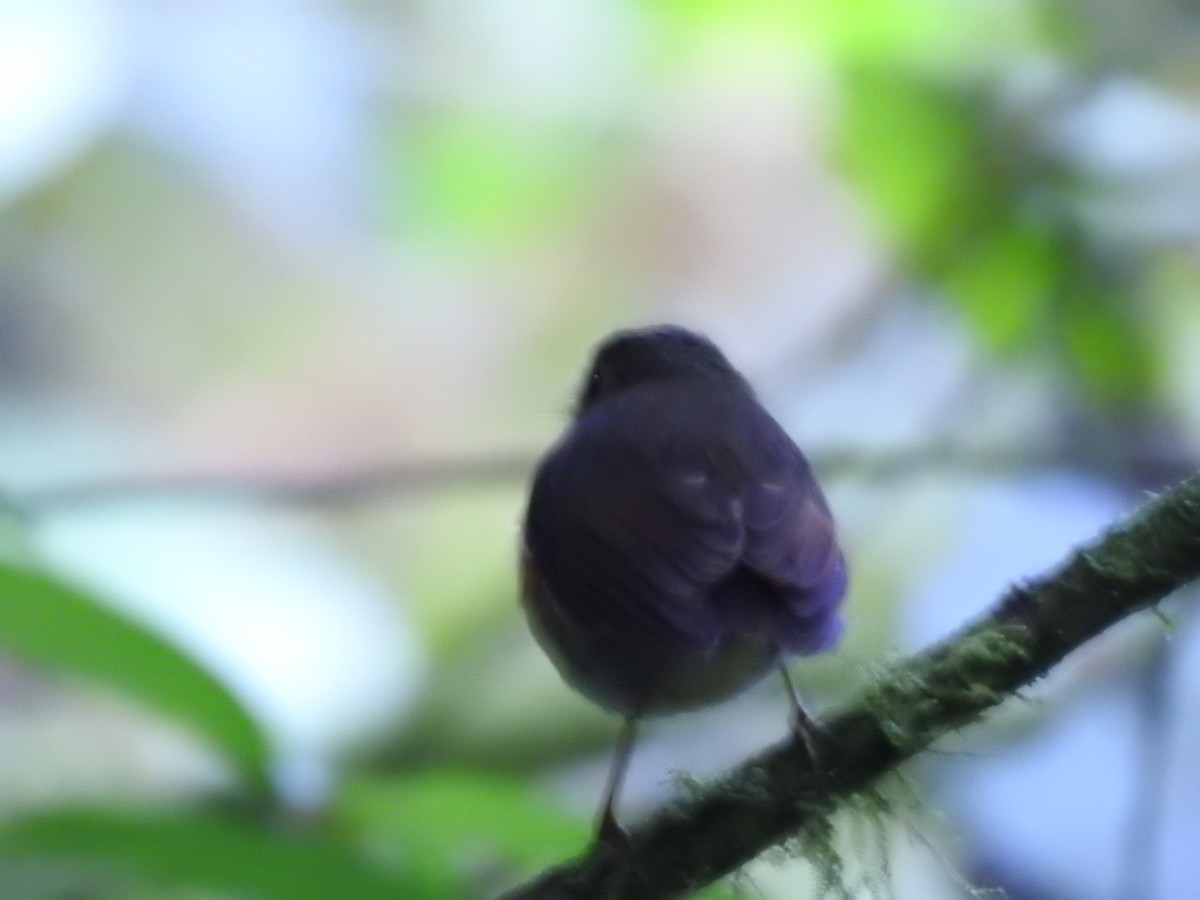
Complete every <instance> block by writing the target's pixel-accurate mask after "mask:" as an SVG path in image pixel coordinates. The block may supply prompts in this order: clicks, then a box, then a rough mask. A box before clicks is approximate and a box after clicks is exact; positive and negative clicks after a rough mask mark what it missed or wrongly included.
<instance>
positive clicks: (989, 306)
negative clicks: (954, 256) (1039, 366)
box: [945, 220, 1063, 353]
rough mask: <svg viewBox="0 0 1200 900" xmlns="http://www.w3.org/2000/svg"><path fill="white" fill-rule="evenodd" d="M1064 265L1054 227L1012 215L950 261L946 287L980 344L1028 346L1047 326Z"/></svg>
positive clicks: (1002, 348)
mask: <svg viewBox="0 0 1200 900" xmlns="http://www.w3.org/2000/svg"><path fill="white" fill-rule="evenodd" d="M1062 265H1063V260H1061V259H1060V258H1059V256H1058V254H1057V253H1056V240H1055V235H1054V234H1053V232H1051V231H1050V230H1048V229H1041V228H1036V227H1032V226H1030V225H1029V224H1027V223H1025V222H1022V221H1019V220H1010V221H1007V222H1005V223H1003V224H1002V225H1001V226H1000V227H998V228H996V229H994V230H993V231H992V232H990V233H988V234H986V235H984V236H983V237H982V238H981V239H980V240H979V241H978V242H977V243H976V244H975V245H974V246H973V247H970V248H969V249H968V250H967V251H966V252H965V253H964V254H963V255H962V257H961V258H959V259H958V260H956V261H954V262H953V264H952V266H951V269H950V271H949V272H948V273H947V276H946V285H945V286H946V289H947V290H948V291H949V293H950V296H951V298H952V299H953V300H954V301H955V302H956V303H957V304H958V306H959V307H960V308H961V309H962V310H963V312H964V313H965V314H966V317H967V320H968V321H969V322H970V324H971V326H972V330H973V331H974V333H975V335H976V337H978V338H979V339H980V340H981V343H982V344H983V345H984V346H986V347H988V348H989V349H991V350H995V351H999V352H1001V353H1014V352H1018V351H1028V350H1030V349H1032V346H1033V345H1034V344H1035V343H1036V342H1037V338H1038V335H1039V332H1040V331H1041V330H1043V329H1044V328H1045V324H1046V318H1047V311H1048V309H1049V307H1050V304H1051V303H1052V301H1053V299H1054V290H1055V287H1056V285H1057V284H1058V281H1059V277H1060V275H1059V270H1060V268H1061V267H1062Z"/></svg>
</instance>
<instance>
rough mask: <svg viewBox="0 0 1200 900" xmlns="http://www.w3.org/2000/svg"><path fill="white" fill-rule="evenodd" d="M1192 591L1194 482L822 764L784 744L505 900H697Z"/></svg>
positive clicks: (1013, 596)
mask: <svg viewBox="0 0 1200 900" xmlns="http://www.w3.org/2000/svg"><path fill="white" fill-rule="evenodd" d="M1197 578H1200V475H1196V476H1193V477H1191V478H1190V479H1188V480H1186V481H1184V482H1182V483H1181V484H1179V485H1178V486H1177V487H1175V488H1173V489H1171V490H1169V491H1167V492H1166V493H1164V494H1162V495H1161V496H1159V497H1157V498H1154V499H1151V500H1150V501H1149V502H1147V503H1146V504H1145V505H1144V506H1143V507H1142V508H1141V509H1139V510H1138V511H1137V512H1136V513H1134V514H1133V515H1132V516H1131V517H1129V518H1128V519H1127V520H1126V521H1125V522H1124V523H1122V524H1120V525H1117V526H1116V527H1114V528H1112V529H1111V530H1109V531H1108V532H1107V533H1105V534H1104V535H1103V536H1101V537H1100V538H1099V539H1098V540H1097V541H1096V542H1095V543H1093V544H1092V545H1090V546H1088V547H1085V548H1083V549H1080V550H1078V551H1076V552H1075V553H1073V554H1072V555H1071V557H1070V558H1069V559H1068V560H1066V561H1065V562H1064V563H1063V564H1062V566H1061V567H1060V568H1059V569H1058V570H1057V571H1056V572H1054V573H1053V574H1051V575H1049V576H1046V577H1044V578H1041V579H1038V580H1036V581H1031V582H1029V583H1027V584H1024V585H1017V586H1015V587H1013V588H1011V589H1010V590H1009V591H1008V592H1007V593H1006V594H1005V595H1004V596H1003V597H1002V598H1001V599H1000V600H999V602H998V603H997V604H996V605H995V606H994V607H993V608H992V610H991V611H990V612H988V613H987V614H986V615H984V616H983V617H982V618H980V619H979V620H977V621H976V622H974V623H973V624H970V625H968V626H967V627H965V628H964V629H963V630H962V631H961V632H960V633H958V634H957V635H955V636H953V637H951V638H949V639H947V640H945V641H943V642H941V643H939V644H935V645H934V646H932V647H930V648H929V649H927V650H925V651H924V652H922V653H920V654H917V655H916V656H913V657H911V658H910V659H908V660H906V661H904V662H902V663H900V664H898V665H896V666H894V667H892V668H891V669H890V670H889V671H888V672H887V673H885V674H884V675H883V676H882V677H881V678H880V679H879V680H878V682H877V683H876V684H875V685H874V686H872V687H870V688H868V689H866V690H865V691H864V692H863V693H862V694H861V695H860V696H859V697H857V698H856V699H855V700H854V701H852V702H851V703H850V704H848V705H847V706H846V707H844V708H842V709H841V710H839V711H837V712H835V713H834V714H833V715H832V716H830V717H829V718H828V719H827V720H826V721H825V723H824V731H825V734H826V740H827V747H826V748H825V750H824V753H823V754H822V756H823V758H824V759H825V760H829V761H830V762H829V764H827V765H823V766H822V767H821V768H820V769H819V770H814V769H813V767H812V766H811V764H810V763H809V762H808V756H807V753H806V751H805V749H804V747H803V746H802V745H798V744H797V743H795V742H786V743H783V744H779V745H777V746H775V747H772V748H770V749H768V750H767V751H765V752H764V753H762V754H761V755H759V756H757V757H755V758H753V759H751V760H749V761H748V762H746V763H744V764H743V765H742V766H740V767H739V768H737V769H735V770H734V771H733V772H731V773H729V774H728V775H727V776H726V777H724V778H723V779H721V780H720V781H719V782H717V783H715V784H714V785H712V786H711V787H709V788H708V789H707V790H705V791H703V792H702V793H700V794H698V795H696V796H693V797H691V798H688V799H681V800H679V801H677V802H676V803H674V804H673V805H671V806H669V807H667V808H665V809H663V810H661V811H659V812H658V813H656V814H654V815H653V816H652V817H651V818H650V819H649V820H647V821H646V822H644V823H642V824H641V825H640V826H639V827H637V828H635V829H634V830H633V832H632V834H631V837H630V842H629V845H628V846H627V847H625V848H623V849H622V851H621V852H616V853H614V852H607V853H605V852H599V853H595V854H592V855H590V856H586V857H583V858H580V859H578V860H575V861H573V862H569V863H566V864H564V865H562V866H560V867H558V868H556V869H553V870H551V871H549V872H547V873H545V874H544V875H542V876H541V877H539V878H537V879H536V880H535V881H533V882H531V883H529V884H526V885H524V886H522V887H519V888H516V889H515V890H513V891H511V892H510V893H508V894H506V895H505V897H504V900H550V898H554V900H570V898H622V900H651V898H663V897H676V896H681V895H684V894H686V893H687V892H690V891H694V890H697V889H699V888H701V887H703V886H705V885H707V884H710V883H712V882H713V881H715V880H717V879H718V878H721V877H722V876H724V875H726V874H728V873H730V872H733V871H734V870H735V869H737V868H738V867H739V866H741V865H743V864H745V863H747V862H749V861H750V860H751V859H753V858H754V857H756V856H757V855H759V854H760V853H762V852H763V851H764V850H766V849H767V848H769V847H772V846H775V845H777V844H780V843H782V842H784V841H785V840H787V839H789V838H790V837H793V836H796V835H800V836H801V837H803V835H804V833H805V830H806V829H819V828H820V827H821V826H822V824H823V823H825V822H826V821H827V820H828V816H829V814H830V813H831V812H832V811H833V810H834V809H835V808H836V807H837V806H838V805H840V804H841V803H843V802H844V801H846V800H847V799H849V798H851V797H853V796H854V795H855V794H857V793H859V792H862V791H864V790H866V789H868V788H870V786H871V785H872V784H873V783H874V782H876V781H877V780H878V779H879V778H880V777H881V776H882V775H884V774H885V773H887V772H888V771H890V770H892V769H894V768H895V767H897V766H898V765H900V764H901V763H903V762H905V761H906V760H908V759H910V758H912V757H913V756H915V755H916V754H918V753H920V752H921V751H923V750H925V749H926V748H928V747H929V746H930V744H932V743H933V742H934V741H936V740H937V739H938V738H940V737H942V736H944V735H946V734H948V733H950V732H952V731H954V730H956V729H959V728H961V727H963V726H964V725H967V724H968V723H970V722H972V721H974V720H976V719H978V718H979V717H980V716H981V715H982V714H983V713H984V712H986V711H987V710H989V709H991V708H992V707H994V706H996V705H997V704H999V703H1000V702H1001V701H1003V700H1004V699H1006V698H1008V697H1010V696H1012V695H1013V694H1014V693H1015V692H1016V691H1017V690H1019V689H1020V688H1021V687H1023V686H1025V685H1027V684H1029V683H1030V682H1032V681H1034V680H1035V679H1037V678H1040V677H1041V676H1042V675H1044V674H1046V672H1048V671H1049V670H1050V669H1051V668H1052V667H1053V666H1054V665H1055V664H1056V663H1058V662H1059V661H1060V660H1061V659H1062V658H1063V657H1064V656H1066V655H1067V654H1068V653H1070V652H1071V651H1072V650H1074V649H1076V648H1077V647H1079V646H1080V645H1081V644H1083V643H1084V642H1085V641H1087V640H1089V639H1090V638H1092V637H1094V636H1095V635H1097V634H1099V633H1100V632H1102V631H1104V630H1105V629H1106V628H1108V627H1109V626H1111V625H1113V624H1114V623H1115V622H1117V621H1119V620H1121V619H1122V618H1125V617H1126V616H1129V615H1131V614H1133V613H1135V612H1137V611H1138V610H1142V609H1145V608H1147V607H1148V606H1150V605H1152V604H1154V603H1156V602H1158V601H1159V600H1161V599H1162V598H1164V597H1165V596H1167V595H1168V594H1170V593H1172V592H1173V591H1175V590H1177V589H1179V588H1181V587H1183V586H1184V585H1186V584H1188V583H1189V582H1191V581H1194V580H1196V579H1197Z"/></svg>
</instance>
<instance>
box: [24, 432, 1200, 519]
mask: <svg viewBox="0 0 1200 900" xmlns="http://www.w3.org/2000/svg"><path fill="white" fill-rule="evenodd" d="M535 461H536V457H535V456H534V455H533V454H532V453H530V454H508V455H495V456H485V457H479V458H477V459H462V460H454V461H450V460H446V461H430V462H413V463H396V464H393V465H387V466H381V467H379V468H373V469H363V470H361V471H358V472H350V473H344V474H337V475H329V476H315V477H303V478H299V477H281V476H277V475H257V474H246V475H238V474H221V475H202V474H197V475H162V476H157V475H141V476H129V477H123V478H112V479H98V480H95V481H83V482H79V483H76V484H65V485H60V486H55V487H48V488H40V489H37V490H32V491H27V492H25V493H23V494H22V493H17V492H12V493H10V494H9V495H8V497H9V500H8V505H9V506H10V507H11V508H12V509H14V510H17V511H19V512H21V513H23V514H24V515H27V516H30V517H39V516H44V515H50V514H54V513H59V512H69V511H72V510H77V509H81V508H90V507H95V506H104V505H111V504H117V503H131V502H145V501H149V500H154V501H158V500H193V501H206V502H207V501H223V502H239V503H247V502H249V503H268V504H286V505H304V506H347V505H353V504H360V503H371V502H383V501H388V500H391V499H393V498H394V497H396V496H398V495H411V494H417V493H428V492H433V491H441V490H448V489H452V488H462V487H476V486H481V485H511V484H520V483H522V482H523V481H524V480H525V479H526V478H527V477H528V476H529V473H530V472H532V470H533V466H534V463H535ZM812 462H813V466H814V467H815V468H816V469H817V471H818V472H819V473H820V474H821V476H822V478H825V479H834V478H857V479H861V480H864V481H889V480H895V479H899V478H905V477H909V476H915V475H923V474H929V473H934V472H937V473H946V474H962V475H974V476H1002V475H1012V474H1016V473H1020V472H1025V471H1031V470H1038V469H1054V468H1075V469H1096V470H1103V469H1106V468H1107V467H1108V466H1109V461H1108V460H1103V461H1101V460H1097V459H1094V458H1091V457H1086V456H1082V455H1079V454H1071V453H1061V452H1053V451H1045V452H1039V451H1036V450H1028V449H992V450H988V449H967V448H961V447H954V446H933V447H914V448H911V449H901V450H890V451H879V452H871V451H865V450H861V449H829V450H824V451H818V452H816V453H814V454H812ZM1126 463H1127V465H1126V466H1125V468H1124V471H1126V472H1128V473H1129V474H1130V475H1131V476H1133V477H1136V478H1137V480H1138V483H1139V484H1143V485H1163V484H1169V483H1171V482H1173V481H1177V480H1178V479H1180V478H1182V477H1184V476H1185V475H1187V474H1188V473H1189V472H1191V471H1192V470H1193V469H1194V467H1195V465H1196V461H1195V460H1193V459H1191V458H1188V457H1185V456H1182V455H1171V454H1168V453H1155V452H1146V453H1141V454H1139V455H1136V456H1132V457H1131V458H1129V459H1128V460H1127V461H1126Z"/></svg>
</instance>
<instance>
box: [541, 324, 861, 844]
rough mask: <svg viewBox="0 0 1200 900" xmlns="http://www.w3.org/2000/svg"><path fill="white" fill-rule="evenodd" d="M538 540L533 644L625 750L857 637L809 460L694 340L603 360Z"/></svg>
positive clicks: (668, 338)
mask: <svg viewBox="0 0 1200 900" xmlns="http://www.w3.org/2000/svg"><path fill="white" fill-rule="evenodd" d="M523 537H524V546H523V553H522V561H521V571H522V599H523V604H524V607H525V611H526V613H527V615H528V618H529V621H530V625H531V627H532V629H533V632H534V634H535V636H536V637H537V639H538V641H539V643H540V644H541V645H542V647H543V648H545V650H546V652H547V653H548V654H549V656H550V658H551V659H552V660H553V661H554V664H555V665H556V667H557V668H558V670H559V672H560V673H561V674H562V675H563V677H564V679H566V681H567V682H568V683H570V684H571V685H572V686H573V687H574V688H576V689H577V690H578V691H579V692H580V693H582V694H584V695H585V696H587V697H589V698H590V699H592V700H594V701H595V702H596V703H598V704H600V705H601V706H603V707H605V708H607V709H610V710H612V711H613V712H616V713H619V714H620V715H622V716H623V717H625V719H626V721H627V723H628V727H627V729H626V732H627V739H626V741H624V743H625V744H628V743H630V742H631V741H632V723H633V722H634V721H636V720H637V719H638V718H640V717H641V716H644V715H648V714H654V713H665V712H672V711H676V710H681V709H688V708H692V707H697V706H703V705H707V704H711V703H714V702H717V701H719V700H722V699H725V698H726V697H729V696H731V695H733V694H735V693H737V692H738V691H740V690H742V689H744V688H745V687H747V686H748V685H750V684H752V683H754V682H755V681H757V680H758V679H759V678H761V677H762V676H763V675H765V674H766V673H767V672H769V671H771V670H772V669H773V668H775V667H776V666H777V665H778V664H779V662H780V661H781V660H782V659H783V658H784V657H785V656H786V655H787V654H812V653H818V652H821V651H823V650H828V649H830V648H831V647H832V646H833V645H834V644H835V643H836V641H837V639H838V637H839V635H840V633H841V628H842V621H841V617H840V612H839V609H840V603H841V600H842V596H843V594H844V593H845V588H846V571H845V564H844V560H843V557H842V554H841V552H840V550H839V549H838V545H837V541H836V538H835V533H834V526H833V520H832V517H831V516H830V513H829V507H828V505H827V504H826V502H825V498H824V496H823V495H822V493H821V490H820V488H819V487H818V485H817V483H816V480H815V478H814V477H813V474H812V471H811V469H810V468H809V466H808V463H807V461H806V460H805V458H804V456H803V454H802V453H801V452H800V450H799V449H798V448H797V447H796V445H795V443H793V441H792V440H791V438H789V437H788V435H787V434H786V433H785V432H784V431H783V429H782V428H781V427H780V426H779V424H778V423H777V422H776V421H775V420H774V419H773V418H772V417H771V416H770V415H769V414H768V413H767V412H766V410H765V409H763V407H762V406H761V405H760V404H759V402H758V401H757V399H756V398H755V396H754V394H753V392H752V391H751V389H750V387H749V385H748V384H747V383H746V381H745V380H744V379H743V378H742V377H741V375H739V374H738V372H737V371H736V370H735V369H734V368H733V367H732V366H731V365H730V364H729V362H728V361H727V360H726V359H725V357H724V356H723V355H722V354H721V352H720V350H718V349H717V348H716V346H715V345H713V344H712V343H711V342H710V341H708V340H707V339H705V338H703V337H700V336H699V335H696V334H694V333H692V332H689V331H687V330H685V329H682V328H677V327H672V326H663V327H658V328H651V329H645V330H640V331H625V332H618V333H617V334H615V335H613V336H612V337H610V338H609V339H608V340H606V341H605V342H604V343H602V344H601V345H600V347H599V348H598V350H597V352H596V355H595V359H594V361H593V363H592V366H591V368H590V370H589V372H588V376H587V378H586V380H585V382H584V384H583V387H582V389H581V391H580V395H579V399H578V403H577V406H576V410H575V417H574V421H573V422H572V423H571V425H570V426H569V427H568V429H567V431H566V433H565V434H564V435H563V437H562V438H561V439H560V440H559V442H558V443H557V444H556V445H555V446H554V447H553V448H551V450H550V451H549V452H548V453H547V454H546V456H545V457H544V458H543V459H542V461H541V463H540V465H539V466H538V469H537V472H536V474H535V475H534V479H533V486H532V490H531V492H530V498H529V505H528V509H527V512H526V517H525V524H524V535H523ZM626 749H627V747H626ZM623 765H624V759H623V758H619V759H618V766H617V769H616V770H615V773H614V778H613V781H612V783H611V784H610V791H609V793H610V796H609V798H608V800H607V802H606V808H605V811H604V817H603V819H602V832H604V831H611V830H612V829H613V828H615V821H614V820H613V818H612V813H611V808H610V807H611V800H612V797H611V794H612V793H615V791H616V789H617V783H619V780H620V771H621V769H622V768H623Z"/></svg>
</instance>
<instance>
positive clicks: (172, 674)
mask: <svg viewBox="0 0 1200 900" xmlns="http://www.w3.org/2000/svg"><path fill="white" fill-rule="evenodd" d="M0 648H4V649H5V650H7V651H10V652H11V653H12V654H13V655H14V656H16V657H17V658H18V659H22V660H24V661H25V662H26V663H29V664H31V665H36V666H40V667H43V668H45V669H49V670H52V671H56V672H64V673H68V674H71V675H76V676H81V677H83V678H86V679H90V680H93V681H97V682H100V683H102V684H105V685H107V686H109V687H112V688H115V689H117V690H119V691H122V692H124V693H126V694H128V695H130V696H131V697H133V698H135V699H137V700H139V701H141V702H143V703H145V704H146V705H148V706H150V707H152V708H154V709H156V710H159V711H161V712H164V713H166V714H168V715H169V716H172V717H174V718H176V719H179V720H182V721H184V722H186V723H187V724H190V725H191V726H193V727H194V728H195V729H196V730H197V731H199V732H200V733H201V734H203V735H204V736H205V737H207V738H208V739H210V740H212V741H213V742H215V743H216V744H217V745H218V746H219V747H220V748H221V749H223V750H224V751H225V752H226V753H228V754H229V756H230V757H231V758H232V759H233V760H234V761H235V762H236V763H237V765H238V766H239V767H240V768H241V769H242V770H243V771H244V772H245V773H246V774H247V775H248V776H249V777H250V779H251V781H252V783H254V785H255V786H256V787H263V786H265V785H266V783H267V764H268V747H267V742H266V739H265V737H264V735H263V733H262V732H261V731H260V729H259V727H258V725H257V724H256V723H255V721H254V719H253V718H251V716H250V715H249V713H247V712H246V710H245V709H244V708H243V707H242V706H241V704H240V703H239V702H238V700H237V699H236V698H235V697H234V696H233V694H232V693H230V691H229V689H228V688H226V687H225V686H224V685H223V684H222V683H221V682H220V681H218V680H217V679H216V678H215V677H213V675H211V674H210V673H209V672H208V671H207V670H205V669H204V668H202V667H201V666H200V665H199V664H198V663H196V662H195V661H194V660H192V659H191V658H190V657H188V656H185V655H184V654H183V653H182V652H181V651H180V650H178V649H177V648H176V647H174V646H173V645H171V644H170V643H168V642H167V641H166V640H164V639H163V638H161V637H159V636H158V635H156V634H155V633H153V632H152V631H150V630H149V629H147V628H145V627H144V626H142V625H139V624H137V623H135V622H132V621H130V620H129V619H126V618H124V617H123V616H121V615H120V614H118V613H117V612H115V611H113V610H111V609H109V608H108V607H106V606H104V605H103V604H101V603H99V602H96V601H94V600H93V599H92V598H91V597H89V596H88V595H87V594H85V593H83V592H82V591H79V590H77V589H75V588H73V587H71V586H69V585H67V584H64V583H63V582H61V581H59V580H57V579H55V578H52V577H51V576H49V575H46V574H43V573H41V572H36V571H33V570H30V569H24V568H16V567H14V566H11V565H7V564H4V563H0Z"/></svg>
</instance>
